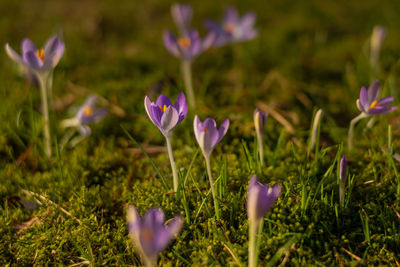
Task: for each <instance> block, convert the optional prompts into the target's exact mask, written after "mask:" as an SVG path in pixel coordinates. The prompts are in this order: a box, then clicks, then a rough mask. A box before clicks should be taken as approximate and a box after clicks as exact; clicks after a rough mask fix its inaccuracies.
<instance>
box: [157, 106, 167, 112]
mask: <svg viewBox="0 0 400 267" xmlns="http://www.w3.org/2000/svg"><path fill="white" fill-rule="evenodd" d="M159 108H160V110H161V111H162V112H165V110H166V109H167V105H164V106H163V107H161V106H159Z"/></svg>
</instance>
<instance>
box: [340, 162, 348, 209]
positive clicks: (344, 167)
mask: <svg viewBox="0 0 400 267" xmlns="http://www.w3.org/2000/svg"><path fill="white" fill-rule="evenodd" d="M346 176H347V160H346V157H345V156H343V157H342V158H341V159H340V164H339V179H340V181H339V202H340V206H341V207H343V206H344V192H345V187H346Z"/></svg>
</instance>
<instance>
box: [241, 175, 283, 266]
mask: <svg viewBox="0 0 400 267" xmlns="http://www.w3.org/2000/svg"><path fill="white" fill-rule="evenodd" d="M280 194H281V186H280V185H279V184H275V185H273V186H269V185H263V184H261V183H260V182H259V181H258V178H257V177H256V176H255V175H253V176H252V177H251V178H250V182H249V188H248V193H247V216H248V219H249V267H255V266H257V248H256V244H257V232H258V228H259V227H260V224H261V221H262V219H263V218H264V216H265V214H266V213H267V212H268V211H270V210H271V208H272V205H273V204H274V203H275V202H276V201H277V200H278V198H279V196H280Z"/></svg>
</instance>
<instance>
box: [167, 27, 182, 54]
mask: <svg viewBox="0 0 400 267" xmlns="http://www.w3.org/2000/svg"><path fill="white" fill-rule="evenodd" d="M163 41H164V45H165V47H166V48H167V50H168V51H169V52H170V53H171V54H172V55H174V56H176V57H180V51H179V49H178V43H177V39H176V36H175V35H174V34H173V33H172V32H171V31H165V32H164V35H163Z"/></svg>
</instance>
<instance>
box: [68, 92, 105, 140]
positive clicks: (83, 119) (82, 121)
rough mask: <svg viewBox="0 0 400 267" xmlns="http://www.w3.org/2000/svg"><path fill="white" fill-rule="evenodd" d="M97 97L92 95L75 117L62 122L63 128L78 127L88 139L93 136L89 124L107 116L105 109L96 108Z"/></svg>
mask: <svg viewBox="0 0 400 267" xmlns="http://www.w3.org/2000/svg"><path fill="white" fill-rule="evenodd" d="M96 103H97V96H96V95H90V96H88V97H87V98H86V100H85V102H84V103H83V105H82V106H81V107H79V109H78V111H77V112H76V115H75V117H73V118H72V119H67V120H64V121H62V122H61V125H62V126H63V127H76V128H77V129H78V131H79V132H80V134H81V135H82V136H84V137H87V136H89V135H90V134H91V130H90V127H89V126H88V124H91V123H94V122H97V121H99V120H101V119H102V118H104V117H105V116H106V115H107V113H108V112H107V110H106V109H105V108H96Z"/></svg>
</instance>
